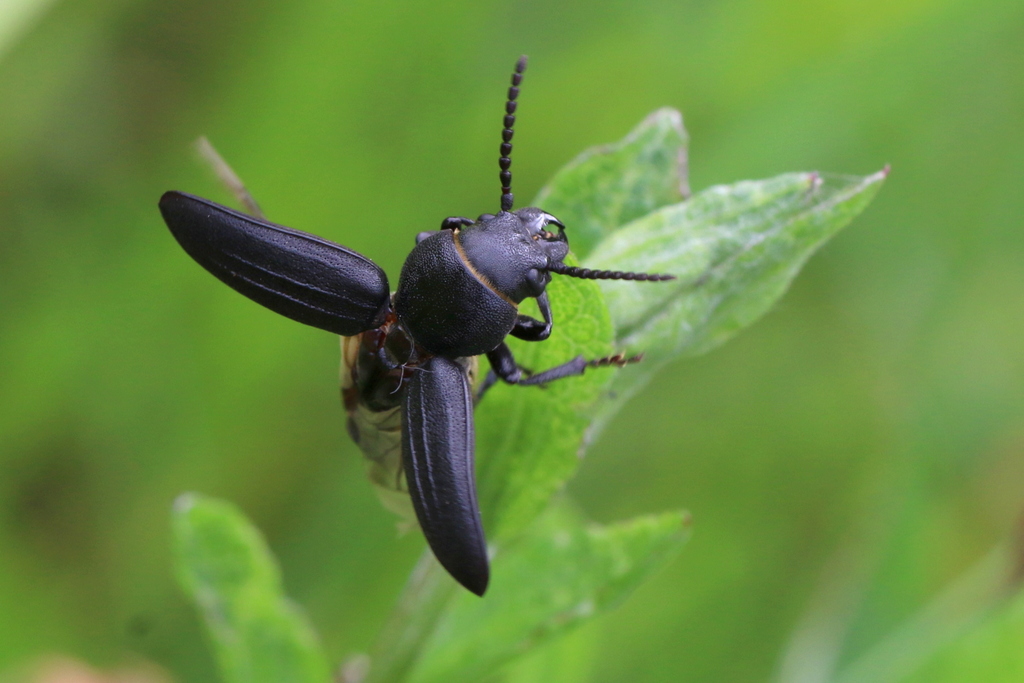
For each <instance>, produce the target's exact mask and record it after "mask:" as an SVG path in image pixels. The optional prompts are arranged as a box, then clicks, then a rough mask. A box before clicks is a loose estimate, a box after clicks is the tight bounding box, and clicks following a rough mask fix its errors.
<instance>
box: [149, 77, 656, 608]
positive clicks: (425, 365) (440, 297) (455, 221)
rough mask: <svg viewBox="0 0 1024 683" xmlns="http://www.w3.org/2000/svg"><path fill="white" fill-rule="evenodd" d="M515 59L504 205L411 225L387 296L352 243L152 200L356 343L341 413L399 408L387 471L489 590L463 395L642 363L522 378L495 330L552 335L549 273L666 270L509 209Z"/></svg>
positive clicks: (360, 437)
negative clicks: (636, 263) (621, 265)
mask: <svg viewBox="0 0 1024 683" xmlns="http://www.w3.org/2000/svg"><path fill="white" fill-rule="evenodd" d="M525 69H526V58H525V57H520V59H519V61H518V62H517V63H516V67H515V71H514V73H513V74H512V86H511V87H510V88H509V91H508V101H507V102H506V103H505V118H504V124H505V125H504V130H502V143H501V156H500V158H499V165H500V167H501V173H500V179H501V185H502V188H501V192H502V194H501V211H499V212H498V213H497V214H483V215H481V216H480V217H479V218H477V220H475V221H474V220H470V219H468V218H462V217H451V218H446V219H444V221H442V223H441V229H440V230H437V231H433V232H422V233H419V235H418V236H417V238H416V247H415V248H414V249H413V250H412V253H410V254H409V256H408V258H407V259H406V261H405V265H404V266H403V267H402V274H401V277H400V279H399V282H398V290H397V291H396V292H395V294H394V295H393V296H392V295H391V294H390V290H389V287H388V279H387V276H386V275H385V274H384V271H383V270H381V269H380V267H378V266H377V265H376V264H375V263H374V262H373V261H371V260H370V259H368V258H366V257H365V256H362V255H361V254H358V253H356V252H354V251H352V250H351V249H347V248H345V247H343V246H340V245H338V244H334V243H333V242H329V241H327V240H325V239H322V238H320V237H316V236H315V235H310V234H307V233H304V232H299V231H297V230H292V229H291V228H286V227H284V226H281V225H276V224H274V223H270V222H268V221H266V220H263V219H262V217H254V216H250V215H247V214H244V213H240V212H238V211H234V210H232V209H229V208H227V207H224V206H221V205H219V204H215V203H214V202H211V201H209V200H206V199H202V198H199V197H195V196H192V195H189V194H185V193H182V192H167V193H165V194H164V195H163V197H161V199H160V212H161V213H162V214H163V218H164V221H165V222H166V223H167V227H169V228H170V230H171V232H172V233H173V234H174V237H175V238H176V239H177V240H178V243H179V244H180V245H181V246H182V248H184V249H185V251H186V252H187V253H188V254H189V255H190V256H191V257H192V258H193V259H195V260H196V261H197V262H198V263H199V264H200V265H201V266H203V267H204V268H206V269H207V270H208V271H210V272H211V273H212V274H213V275H215V276H216V277H217V278H219V279H220V280H221V281H222V282H224V283H225V284H227V285H228V286H229V287H231V288H233V289H235V290H236V291H238V292H241V293H242V294H244V295H245V296H247V297H249V298H250V299H252V300H253V301H255V302H257V303H259V304H262V305H263V306H266V307H267V308H269V309H271V310H272V311H275V312H277V313H280V314H281V315H284V316H287V317H288V318H291V319H292V320H296V321H298V322H300V323H304V324H306V325H312V326H313V327H317V328H320V329H322V330H327V331H328V332H333V333H335V334H339V335H342V336H344V337H355V339H353V340H348V341H352V342H355V341H356V340H358V343H357V344H355V343H353V344H352V345H348V344H346V354H345V356H346V362H347V363H348V365H349V372H350V377H349V386H348V387H346V389H345V391H344V392H343V395H344V397H345V402H346V407H347V408H348V409H349V413H350V416H351V415H352V414H353V411H354V410H355V408H356V406H357V404H358V405H359V406H362V408H363V409H364V410H365V411H368V414H375V415H381V416H388V415H390V414H396V413H397V414H398V415H400V417H401V419H400V422H401V427H400V429H401V442H400V443H401V449H400V450H401V463H402V467H401V470H399V472H398V474H397V476H398V477H402V476H404V479H405V482H406V485H407V486H408V492H409V495H410V498H411V499H412V504H413V508H414V510H415V513H416V517H417V519H418V520H419V524H420V527H421V528H422V529H423V534H424V536H426V539H427V542H428V543H429V544H430V547H431V549H432V550H433V552H434V555H435V556H436V557H437V559H438V560H439V561H440V563H441V564H442V565H443V566H444V567H445V569H447V570H448V572H449V573H450V574H451V575H452V576H453V577H454V578H455V579H456V580H457V581H458V582H459V583H461V584H462V585H463V586H465V587H466V588H467V589H469V590H470V591H472V592H473V593H476V594H477V595H483V593H484V591H485V590H486V589H487V582H488V578H489V571H490V570H489V565H488V558H487V543H486V540H485V538H484V533H483V529H482V527H481V523H480V513H479V510H478V507H477V502H476V483H475V480H474V474H473V447H474V436H473V405H474V398H479V395H480V394H482V392H483V391H484V390H486V388H487V387H489V386H491V385H492V384H493V383H494V382H495V381H497V380H498V379H501V380H503V381H505V382H508V383H510V384H522V385H540V384H544V383H546V382H551V381H553V380H556V379H561V378H563V377H570V376H573V375H579V374H582V373H583V371H584V370H585V369H586V368H587V367H596V366H601V365H623V364H625V363H629V362H634V361H636V360H639V357H634V358H625V357H624V356H622V355H621V354H620V355H616V356H610V357H608V358H600V359H595V360H589V361H588V360H586V359H584V358H583V357H577V358H574V359H573V360H570V361H568V362H567V363H563V364H562V365H559V366H556V367H554V368H551V369H549V370H546V371H544V372H540V373H536V374H531V373H528V372H525V371H524V370H523V369H521V368H520V367H519V366H518V365H517V364H516V361H515V358H513V356H512V352H511V351H510V350H509V347H508V346H507V345H506V344H505V337H506V336H507V335H509V334H511V335H512V336H514V337H518V338H519V339H523V340H526V341H542V340H544V339H547V338H548V336H549V335H550V334H551V326H552V319H551V306H550V304H549V302H548V295H547V292H546V291H545V287H546V286H547V284H548V283H549V282H550V281H551V273H557V274H560V275H568V276H571V277H578V278H588V279H625V280H670V279H674V277H673V276H671V275H651V274H645V273H623V272H618V271H592V270H589V269H586V268H577V267H572V266H567V265H565V263H564V262H563V261H564V259H565V257H566V256H567V254H568V253H569V243H568V240H567V238H566V236H565V226H564V225H563V224H562V223H561V221H559V220H558V219H557V218H555V217H554V216H552V215H550V214H548V213H545V212H544V211H542V210H541V209H538V208H535V207H529V208H525V209H519V210H518V211H512V201H513V197H512V189H511V185H512V174H511V172H510V170H509V167H510V165H511V160H510V154H511V152H512V144H511V141H512V127H513V125H514V123H515V111H516V98H517V97H518V95H519V84H520V82H521V80H522V74H523V71H524V70H525ZM527 297H534V298H535V299H536V300H537V303H538V305H539V308H540V311H541V315H542V317H543V320H537V319H535V318H532V317H529V316H527V315H523V314H521V313H519V310H518V305H519V303H520V302H522V301H523V300H524V299H526V298H527ZM479 355H486V356H487V360H488V361H490V365H491V372H490V373H489V375H488V377H487V379H486V380H485V381H484V382H483V383H482V386H481V389H480V391H479V392H478V395H477V396H476V397H474V395H473V389H472V384H471V381H470V372H471V368H473V370H472V371H473V372H475V364H471V363H470V361H475V359H474V358H472V357H474V356H479ZM389 411H390V412H389ZM393 422H394V421H392V426H391V429H392V430H393V431H397V425H394V424H393ZM376 424H380V423H379V422H378V423H376ZM350 431H351V432H353V437H354V438H355V440H356V441H357V443H360V445H361V447H363V450H364V451H366V452H367V453H368V455H370V456H371V457H373V455H374V454H373V453H371V452H370V451H372V450H374V448H373V447H372V446H369V445H368V444H367V443H366V442H367V435H366V434H359V433H358V431H359V427H358V425H356V424H353V422H352V420H351V419H350ZM396 436H397V435H396ZM377 455H379V453H377ZM395 484H396V485H395V486H394V488H398V489H402V488H404V487H403V486H402V485H401V482H400V481H396V482H395Z"/></svg>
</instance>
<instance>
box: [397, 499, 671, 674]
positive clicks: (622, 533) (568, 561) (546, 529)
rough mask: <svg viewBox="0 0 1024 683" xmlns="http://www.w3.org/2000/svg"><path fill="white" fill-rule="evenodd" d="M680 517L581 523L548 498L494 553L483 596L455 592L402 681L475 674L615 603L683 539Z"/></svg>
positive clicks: (642, 579) (665, 516) (657, 565)
mask: <svg viewBox="0 0 1024 683" xmlns="http://www.w3.org/2000/svg"><path fill="white" fill-rule="evenodd" d="M688 519H689V518H688V516H687V515H686V514H685V513H680V512H671V513H664V514H660V515H652V516H647V517H640V518H637V519H634V520H631V521H628V522H622V523H619V524H613V525H610V526H607V527H600V526H588V525H585V524H583V523H582V522H581V521H580V519H579V517H578V516H577V515H575V514H573V513H572V512H571V511H569V510H568V509H567V508H566V507H565V506H555V507H554V508H552V509H551V510H549V512H547V513H546V514H545V515H544V516H543V517H541V518H540V519H539V520H538V521H537V523H536V524H534V525H533V526H532V527H531V528H530V530H529V531H528V532H527V533H526V534H525V535H524V536H523V537H522V538H521V539H520V540H519V541H518V542H517V543H515V544H514V545H512V546H510V547H509V548H508V549H507V550H506V551H505V552H503V553H501V554H500V555H499V556H498V558H497V561H496V562H495V569H494V576H493V579H492V583H491V588H490V589H489V590H488V592H487V597H486V598H485V599H482V600H481V599H480V598H477V597H476V596H472V595H469V594H467V593H464V592H463V593H460V594H459V595H458V596H457V597H456V599H455V600H454V602H453V604H452V605H451V607H450V609H449V610H448V611H447V612H446V613H445V615H444V616H443V617H442V618H441V621H440V622H439V623H438V625H437V628H436V629H435V630H434V632H433V634H432V636H431V638H430V640H429V641H428V643H427V645H426V648H425V650H424V653H423V656H422V657H421V659H420V661H419V662H418V664H417V666H416V668H415V669H414V670H413V673H412V676H411V678H410V680H412V681H416V683H432V682H434V681H438V682H440V681H452V680H466V681H476V680H481V679H483V678H484V677H485V675H487V674H490V673H493V672H494V671H495V669H496V667H498V666H500V665H501V664H504V663H506V662H508V661H510V660H512V659H513V658H515V657H517V656H519V655H521V654H523V653H525V652H527V651H529V650H531V649H532V648H533V647H535V646H536V645H538V644H540V643H543V642H545V641H547V640H549V639H551V638H554V637H556V636H558V635H561V634H563V633H565V632H566V631H568V630H569V629H571V628H573V627H575V626H577V625H579V624H580V623H582V622H583V621H585V620H586V619H588V618H590V617H592V616H594V615H596V614H599V613H601V612H603V611H605V610H607V609H610V608H612V607H614V606H615V605H617V604H618V603H619V602H621V601H622V600H623V599H624V598H626V597H627V596H628V595H629V594H630V593H631V592H632V591H633V590H634V589H635V588H636V587H637V586H638V585H639V584H640V583H641V582H642V581H644V580H645V579H646V578H647V577H648V576H649V575H650V574H651V573H652V572H653V571H655V570H656V569H658V568H660V567H661V566H663V565H664V564H665V562H666V561H667V560H668V559H669V558H670V557H671V556H672V554H673V553H674V552H675V551H676V550H678V549H679V548H680V547H681V546H682V544H683V542H684V541H685V540H686V537H687V534H688Z"/></svg>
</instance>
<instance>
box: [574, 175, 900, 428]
mask: <svg viewBox="0 0 1024 683" xmlns="http://www.w3.org/2000/svg"><path fill="white" fill-rule="evenodd" d="M885 176H886V172H885V171H882V172H879V173H876V174H874V175H870V176H867V177H859V176H858V177H853V176H820V175H818V174H817V173H789V174H786V175H781V176H778V177H775V178H771V179H768V180H760V181H743V182H738V183H735V184H733V185H719V186H715V187H711V188H708V189H706V190H704V191H702V192H700V193H698V194H696V195H694V196H693V197H692V198H691V199H690V200H688V201H686V202H682V203H679V204H675V205H672V206H667V207H664V208H662V209H659V210H658V211H656V212H654V213H652V214H650V215H648V216H645V217H643V218H640V219H638V220H636V221H634V222H632V223H630V224H629V225H627V226H625V227H623V228H622V229H621V230H618V231H616V232H614V233H613V234H611V235H609V236H608V237H607V238H606V239H604V240H603V241H602V242H601V243H600V244H599V245H598V246H597V247H596V248H595V249H594V252H593V253H592V254H591V255H590V258H588V259H587V261H586V263H585V265H586V266H588V267H590V268H598V269H613V270H631V271H643V272H657V273H671V274H673V275H676V276H678V278H679V279H678V280H675V281H669V282H656V283H635V282H618V281H602V282H601V289H602V291H603V292H604V295H605V298H606V300H607V302H608V306H609V309H610V312H611V316H612V320H613V322H614V325H615V334H616V345H617V346H618V347H619V348H621V349H624V350H627V351H629V352H643V353H644V354H645V360H644V362H643V363H640V364H638V365H635V366H631V367H628V368H626V369H624V370H622V371H621V372H619V373H618V374H617V376H616V378H615V380H614V381H613V382H612V385H611V395H613V396H614V397H615V398H614V399H611V400H609V401H606V402H605V403H604V404H603V405H602V407H601V410H600V413H601V417H599V419H598V421H597V425H598V428H599V426H600V424H602V423H603V421H604V418H606V417H607V416H608V415H610V414H611V413H612V412H614V411H615V410H616V409H617V406H618V405H619V404H621V402H623V401H625V400H626V399H627V398H628V397H629V396H631V395H632V394H633V393H635V392H636V391H637V390H638V389H639V388H640V387H641V386H643V384H645V383H646V382H647V380H648V379H649V378H650V377H651V376H653V375H654V373H656V372H657V371H658V369H659V368H660V367H661V366H662V365H664V364H665V363H667V362H668V361H670V360H672V359H674V358H679V357H683V356H692V355H696V354H700V353H704V352H705V351H708V350H710V349H712V348H714V347H715V346H718V345H719V344H721V343H722V342H724V341H725V340H727V339H728V338H729V337H731V336H732V335H734V334H735V333H736V332H738V331H739V330H740V329H742V328H743V327H745V326H747V325H749V324H750V323H752V322H754V321H755V320H756V319H757V318H759V317H760V316H761V315H763V314H764V313H765V312H766V311H768V309H769V308H771V306H772V305H773V304H774V303H775V302H776V301H777V300H778V299H779V297H780V296H782V294H783V292H785V291H786V288H787V287H788V286H789V284H790V282H792V280H793V278H794V277H795V276H796V274H797V273H798V272H799V271H800V268H801V267H802V266H803V264H804V263H805V262H806V261H807V259H808V258H809V257H810V256H811V254H813V253H814V252H815V250H817V249H818V247H820V246H821V245H822V244H824V243H825V242H826V241H827V240H828V239H829V238H830V237H832V236H833V235H834V234H835V233H836V232H838V231H839V230H840V229H841V228H842V227H843V226H845V225H846V224H847V223H849V222H850V221H851V220H852V219H853V218H854V217H855V216H856V215H857V214H859V213H860V212H861V211H862V210H863V209H864V208H865V207H866V206H867V205H868V204H869V203H870V201H871V199H872V198H873V197H874V196H875V193H876V192H877V191H878V189H879V187H880V186H881V182H882V180H883V179H884V178H885Z"/></svg>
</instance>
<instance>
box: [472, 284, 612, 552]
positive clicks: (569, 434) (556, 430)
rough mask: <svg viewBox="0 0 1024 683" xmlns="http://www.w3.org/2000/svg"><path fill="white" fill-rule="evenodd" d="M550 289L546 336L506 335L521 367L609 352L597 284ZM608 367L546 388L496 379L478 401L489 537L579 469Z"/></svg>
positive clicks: (508, 532)
mask: <svg viewBox="0 0 1024 683" xmlns="http://www.w3.org/2000/svg"><path fill="white" fill-rule="evenodd" d="M548 291H549V292H550V295H551V309H552V314H553V315H554V318H555V320H556V321H557V323H556V325H555V328H554V332H553V333H552V335H551V337H550V338H549V339H548V340H547V341H545V342H543V343H525V342H521V341H518V340H515V339H511V338H510V339H509V340H508V341H509V345H510V346H511V347H512V350H513V352H514V353H515V355H516V360H517V361H518V362H519V364H520V365H521V366H523V367H526V368H529V369H531V370H536V371H540V370H546V369H547V368H549V367H552V366H555V365H558V364H560V363H564V362H565V361H568V360H570V359H572V358H574V357H576V356H578V355H583V356H585V357H587V358H599V357H601V356H605V355H607V354H609V353H611V351H612V338H613V332H612V324H611V319H610V318H609V317H608V309H607V306H606V305H605V303H604V297H603V296H602V295H601V290H600V288H598V287H597V285H596V284H595V283H593V282H589V281H585V280H572V279H569V278H557V279H555V280H554V281H553V282H552V283H551V285H550V286H549V287H548ZM524 310H526V309H525V307H524ZM534 315H537V313H536V312H534ZM612 372H613V371H612V370H610V369H608V368H602V369H598V370H590V371H588V372H587V373H586V374H584V375H583V376H582V377H572V378H568V379H564V380H560V381H558V382H554V383H552V384H550V385H548V386H546V387H518V386H508V385H504V384H499V385H497V386H495V387H493V388H492V389H491V390H490V392H489V393H488V394H487V397H486V399H485V400H483V401H481V402H480V405H479V406H477V409H476V425H477V440H476V447H477V482H478V483H477V487H478V495H479V500H480V508H481V512H482V514H483V519H484V526H485V528H486V529H487V533H488V537H489V538H490V540H491V541H492V542H499V543H500V542H501V541H502V540H505V539H508V538H511V537H512V536H514V535H515V534H516V533H518V532H519V531H521V530H522V529H523V528H524V527H525V526H526V525H527V524H529V523H530V521H532V520H533V518H534V517H536V516H537V515H538V514H540V513H541V511H543V510H544V507H545V506H546V505H547V504H548V501H549V500H550V499H551V496H552V495H553V494H554V493H555V492H556V491H557V490H558V489H560V488H561V487H562V485H563V484H565V482H566V481H567V480H568V479H569V477H571V476H572V474H573V473H574V472H575V471H576V467H577V466H578V464H579V457H578V452H579V448H580V443H581V441H582V439H583V433H584V431H585V430H586V428H587V425H588V424H589V422H590V417H589V411H590V410H591V409H592V407H593V405H594V403H595V401H596V400H597V398H598V397H599V396H600V395H601V393H602V391H603V390H604V388H605V386H606V385H607V384H608V382H609V381H610V379H611V376H612Z"/></svg>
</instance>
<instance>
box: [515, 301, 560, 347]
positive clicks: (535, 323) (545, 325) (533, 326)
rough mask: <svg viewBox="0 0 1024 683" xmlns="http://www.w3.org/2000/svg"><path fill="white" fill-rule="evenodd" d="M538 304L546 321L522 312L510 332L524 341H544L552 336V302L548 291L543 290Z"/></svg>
mask: <svg viewBox="0 0 1024 683" xmlns="http://www.w3.org/2000/svg"><path fill="white" fill-rule="evenodd" d="M537 306H538V307H539V308H540V314H541V316H543V318H544V322H541V321H540V320H537V319H536V318H531V317H530V316H528V315H523V314H522V313H520V314H519V316H518V317H517V318H516V325H515V327H513V328H512V331H511V332H510V333H509V334H511V335H512V336H513V337H516V338H517V339H522V340H523V341H544V340H545V339H547V338H548V337H550V336H551V326H552V322H551V302H550V301H548V293H547V292H541V295H540V296H538V297H537Z"/></svg>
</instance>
